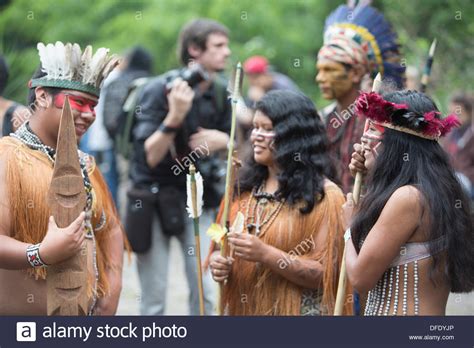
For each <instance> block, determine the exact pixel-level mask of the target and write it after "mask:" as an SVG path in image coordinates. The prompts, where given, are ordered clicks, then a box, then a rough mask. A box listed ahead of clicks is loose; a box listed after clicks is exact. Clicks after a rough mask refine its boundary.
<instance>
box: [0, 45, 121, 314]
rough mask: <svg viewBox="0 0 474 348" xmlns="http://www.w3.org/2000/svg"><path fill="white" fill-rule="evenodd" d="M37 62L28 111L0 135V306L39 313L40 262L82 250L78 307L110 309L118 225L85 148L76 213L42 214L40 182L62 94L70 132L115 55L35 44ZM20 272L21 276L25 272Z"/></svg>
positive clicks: (50, 156)
mask: <svg viewBox="0 0 474 348" xmlns="http://www.w3.org/2000/svg"><path fill="white" fill-rule="evenodd" d="M38 51H39V56H40V60H41V67H40V69H38V71H37V72H36V73H35V75H34V76H33V78H32V80H31V81H30V93H29V102H30V103H29V104H30V108H31V110H32V113H33V114H32V117H31V119H30V121H29V122H26V123H25V124H23V125H22V126H21V127H20V128H19V129H18V130H17V131H16V132H15V133H13V134H12V135H11V136H9V137H4V138H2V139H1V140H0V195H1V197H2V198H3V197H8V199H6V200H4V201H3V202H2V203H3V204H1V205H0V296H1V297H2V298H4V299H6V298H8V299H9V300H8V301H2V302H1V303H0V314H7V315H8V314H9V315H13V314H15V315H45V314H46V306H47V303H46V281H45V280H46V279H47V277H48V268H47V265H52V264H58V263H60V262H62V261H63V260H66V259H68V258H69V257H71V256H72V255H74V254H76V253H77V252H78V250H79V249H80V248H81V246H83V245H84V244H83V243H85V246H86V248H85V249H84V250H87V271H86V273H87V279H88V281H87V284H81V286H84V288H85V291H87V299H88V305H87V306H88V308H87V313H85V314H95V315H112V314H115V312H116V309H117V304H118V299H119V296H120V290H121V270H122V257H123V245H124V238H123V230H122V228H121V225H120V222H119V217H118V214H117V212H116V209H115V207H114V204H113V201H112V199H111V197H110V193H109V191H108V189H107V185H106V184H105V182H104V179H103V177H102V175H101V174H100V172H99V170H98V168H97V167H96V166H95V162H94V159H93V158H92V157H91V156H88V155H87V154H85V153H83V152H80V151H79V162H80V169H81V173H82V179H83V184H84V190H85V194H86V204H85V208H84V213H81V214H80V215H79V217H78V218H77V219H76V220H75V221H74V222H73V223H71V224H70V225H69V226H68V227H66V228H58V226H57V225H56V222H55V221H54V218H50V219H49V221H48V218H49V217H50V215H51V214H52V213H51V210H50V207H49V206H48V203H47V202H48V199H47V196H48V190H49V187H50V183H51V178H52V175H53V166H54V164H55V160H56V146H57V139H58V133H59V123H60V119H61V113H62V108H63V106H64V103H65V102H66V100H67V99H69V104H70V106H71V110H72V116H73V120H74V128H75V134H76V138H77V139H80V138H81V136H82V135H83V134H84V133H85V132H86V131H87V129H88V128H89V126H90V125H91V124H92V122H93V121H94V119H95V112H94V107H95V105H96V104H97V101H98V98H99V94H100V86H101V83H102V81H103V80H104V79H105V78H106V77H107V75H108V74H109V72H110V71H112V70H113V68H114V67H115V66H116V65H117V63H118V58H116V57H115V56H110V55H109V50H108V49H106V48H99V49H98V50H97V51H96V53H95V54H94V55H93V54H92V48H91V46H87V47H86V48H85V49H84V51H83V52H82V51H81V48H80V47H79V45H77V44H70V43H67V44H63V43H61V42H56V44H48V45H44V44H43V43H39V44H38ZM25 275H26V276H25Z"/></svg>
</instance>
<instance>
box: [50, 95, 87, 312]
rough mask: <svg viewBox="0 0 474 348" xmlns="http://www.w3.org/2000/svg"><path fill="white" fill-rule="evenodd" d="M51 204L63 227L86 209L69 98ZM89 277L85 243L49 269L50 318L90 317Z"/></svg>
mask: <svg viewBox="0 0 474 348" xmlns="http://www.w3.org/2000/svg"><path fill="white" fill-rule="evenodd" d="M48 204H49V207H50V210H51V215H52V216H53V217H54V219H55V220H56V224H57V225H58V227H60V228H65V227H67V226H69V225H70V224H71V223H72V222H73V221H74V220H75V219H76V218H77V217H78V216H79V214H80V213H81V212H82V211H83V210H84V207H85V204H86V193H85V189H84V181H83V178H82V172H81V166H80V164H79V158H78V154H77V141H76V134H75V127H74V120H73V116H72V111H71V107H70V105H69V97H66V100H65V102H64V107H63V110H62V114H61V122H60V125H59V134H58V142H57V148H56V159H55V162H54V171H53V177H52V180H51V185H50V187H49V192H48ZM87 278H88V277H87V250H86V243H84V244H83V246H82V250H81V251H80V252H78V253H77V254H76V255H74V256H73V257H71V258H70V259H68V260H66V261H64V262H62V263H60V264H57V265H52V266H50V267H48V277H47V281H46V283H47V313H48V315H87V314H88V296H87Z"/></svg>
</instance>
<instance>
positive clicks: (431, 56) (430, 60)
mask: <svg viewBox="0 0 474 348" xmlns="http://www.w3.org/2000/svg"><path fill="white" fill-rule="evenodd" d="M436 43H437V41H436V39H434V40H433V42H432V43H431V46H430V51H429V53H428V58H427V59H426V65H425V70H424V71H423V75H422V76H421V87H420V90H421V92H423V93H425V92H426V88H427V87H428V82H429V80H430V75H431V67H432V65H433V59H434V54H435V51H436Z"/></svg>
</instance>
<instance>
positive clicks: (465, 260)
mask: <svg viewBox="0 0 474 348" xmlns="http://www.w3.org/2000/svg"><path fill="white" fill-rule="evenodd" d="M384 98H385V99H386V100H388V101H391V102H393V103H397V104H407V105H408V106H409V111H410V112H415V113H417V114H424V113H426V112H430V111H433V110H436V111H437V110H438V109H437V107H436V105H435V104H434V102H433V101H432V100H431V99H430V98H429V97H427V96H426V95H425V94H423V93H419V92H415V91H398V92H393V93H390V94H388V95H386V96H384ZM382 144H383V147H382V150H381V151H380V153H379V156H378V157H377V159H376V161H375V165H374V168H373V170H371V172H370V173H369V175H368V178H367V193H366V195H365V197H364V198H363V199H362V200H361V202H360V206H359V207H358V209H357V214H356V216H355V218H354V221H353V223H352V226H351V230H352V238H353V241H354V246H355V248H356V250H357V252H359V251H360V247H361V244H362V241H363V240H364V239H365V237H366V236H367V234H368V233H369V231H370V229H371V228H372V227H373V226H374V224H375V223H376V221H377V219H378V218H379V216H380V213H381V212H382V209H383V208H384V206H385V204H386V203H387V201H388V199H389V198H390V197H391V196H392V194H393V193H394V192H395V190H397V189H398V188H400V187H402V186H406V185H412V186H414V187H416V188H417V189H418V190H419V191H420V192H421V194H422V201H421V205H422V208H423V210H422V211H423V212H428V213H429V226H428V227H429V231H430V232H429V236H428V237H429V238H428V240H429V241H430V253H431V255H432V257H433V268H432V270H431V271H434V270H436V268H437V265H439V266H440V267H442V266H443V265H442V264H439V260H440V258H441V254H439V253H438V254H437V253H436V252H435V248H436V243H435V241H436V240H437V239H438V238H439V237H441V236H445V238H446V242H447V243H446V251H447V263H448V264H447V269H446V270H445V269H442V271H445V272H446V273H447V274H446V276H447V277H448V279H450V286H451V291H453V292H464V291H470V290H472V289H473V288H474V264H473V260H474V259H473V257H472V250H474V245H473V238H472V221H471V217H470V208H469V201H468V199H467V197H466V196H465V194H464V192H463V190H462V188H461V185H460V183H459V182H458V180H457V178H456V176H455V174H454V171H453V169H452V168H451V166H450V165H449V159H448V157H447V155H446V153H445V152H444V150H443V149H442V148H441V146H440V145H439V143H438V142H437V141H434V140H428V139H424V138H421V137H417V136H415V135H411V134H407V133H403V132H399V131H396V130H392V129H388V128H386V130H385V132H384V136H383V139H382ZM407 156H408V158H407ZM407 159H408V160H407ZM430 273H431V274H430V276H432V272H430Z"/></svg>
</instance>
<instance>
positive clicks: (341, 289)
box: [334, 73, 382, 315]
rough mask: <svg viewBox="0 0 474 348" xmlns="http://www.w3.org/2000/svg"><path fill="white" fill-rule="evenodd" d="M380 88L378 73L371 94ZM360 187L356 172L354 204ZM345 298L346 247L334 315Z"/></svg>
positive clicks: (357, 200) (380, 77)
mask: <svg viewBox="0 0 474 348" xmlns="http://www.w3.org/2000/svg"><path fill="white" fill-rule="evenodd" d="M381 86H382V76H381V75H380V73H378V74H377V76H376V77H375V79H374V84H373V85H372V92H379V91H380V88H381ZM368 122H369V120H368V119H367V120H366V121H365V128H364V129H366V128H367V125H368ZM361 187H362V173H361V172H357V174H356V177H355V182H354V188H353V189H352V197H353V200H354V203H355V204H357V203H358V202H359V197H360V190H361ZM345 297H346V247H345V246H344V253H343V254H342V262H341V272H340V273H339V282H338V286H337V295H336V305H335V308H334V315H342V311H343V308H344V298H345Z"/></svg>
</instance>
